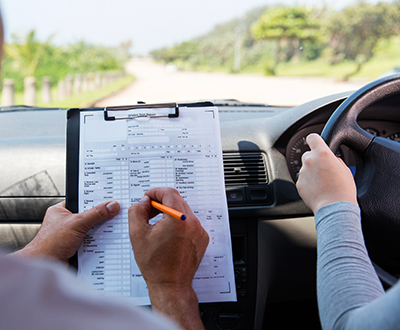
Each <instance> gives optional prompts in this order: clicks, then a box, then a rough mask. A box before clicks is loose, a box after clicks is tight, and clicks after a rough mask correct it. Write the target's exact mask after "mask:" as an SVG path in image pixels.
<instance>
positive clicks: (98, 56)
mask: <svg viewBox="0 0 400 330" xmlns="http://www.w3.org/2000/svg"><path fill="white" fill-rule="evenodd" d="M52 38H53V36H50V37H49V38H48V39H47V40H45V41H44V42H41V41H39V40H38V39H37V37H36V34H35V31H34V30H32V31H31V32H29V33H28V35H27V36H21V35H13V36H12V42H11V43H8V44H6V45H5V51H4V56H3V65H2V70H1V77H2V80H3V79H4V78H11V79H14V86H15V91H16V92H21V91H23V84H24V83H23V80H24V77H26V76H34V77H35V78H36V85H37V87H38V88H40V87H41V81H42V78H43V77H44V76H48V77H50V78H51V82H52V85H53V86H55V85H57V82H58V81H59V80H62V79H64V78H65V76H66V75H74V74H85V73H92V72H104V71H123V70H124V68H125V64H126V62H127V61H128V59H129V48H130V45H131V44H130V42H126V43H123V44H121V45H120V46H119V47H116V48H111V47H105V46H96V45H92V44H88V43H86V42H83V41H80V42H77V43H74V44H71V45H68V46H55V45H53V44H52V43H51V40H52Z"/></svg>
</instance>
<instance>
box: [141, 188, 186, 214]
mask: <svg viewBox="0 0 400 330" xmlns="http://www.w3.org/2000/svg"><path fill="white" fill-rule="evenodd" d="M145 194H146V195H147V196H149V197H150V198H151V199H152V200H155V201H157V202H160V203H162V204H164V205H165V206H169V207H172V208H173V209H175V210H177V211H179V212H181V213H184V214H185V215H186V216H188V215H192V210H191V209H190V207H189V205H188V204H187V203H186V201H185V200H184V198H183V197H182V196H181V195H180V194H179V192H178V191H177V190H176V189H174V188H154V189H150V190H148V191H146V193H145Z"/></svg>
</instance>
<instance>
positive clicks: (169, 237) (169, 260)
mask: <svg viewBox="0 0 400 330" xmlns="http://www.w3.org/2000/svg"><path fill="white" fill-rule="evenodd" d="M152 201H158V202H160V203H161V204H164V205H168V207H169V208H172V209H173V211H175V212H176V210H179V211H180V212H179V213H180V214H176V217H178V218H179V219H182V215H184V216H185V217H186V220H185V221H177V220H176V219H175V217H174V216H171V215H169V214H168V213H167V212H166V210H167V209H165V208H164V209H163V211H162V212H164V215H163V217H162V219H161V220H159V221H158V222H156V223H155V224H154V225H150V224H149V220H150V219H151V218H153V217H154V216H156V215H157V214H158V213H160V211H158V210H157V209H155V208H154V207H153V206H152V205H156V206H157V207H159V205H158V204H155V203H152ZM169 211H170V210H168V212H169ZM128 217H129V236H130V239H131V243H132V248H133V253H134V256H135V259H136V262H137V264H138V266H139V268H140V271H141V273H142V275H143V277H144V279H145V280H146V283H147V287H148V290H149V295H150V300H151V304H152V306H153V308H154V309H156V310H158V311H159V312H162V313H164V314H168V315H169V316H171V313H172V314H173V313H174V311H175V313H176V312H177V311H178V310H180V311H183V310H188V309H190V310H191V312H189V311H188V312H187V313H186V314H187V315H190V314H193V311H196V313H198V301H197V296H196V294H195V292H194V290H193V288H192V280H193V277H194V275H195V273H196V271H197V268H198V267H199V265H200V262H201V260H202V258H203V255H204V253H205V251H206V248H207V245H208V241H209V237H208V234H207V232H206V231H205V230H204V228H203V227H202V225H201V223H200V221H199V220H198V219H197V218H196V216H195V215H194V214H193V212H192V210H191V209H190V207H189V205H188V204H187V203H186V202H185V200H184V199H183V198H182V196H181V195H180V194H179V193H178V191H177V190H175V189H172V188H155V189H151V190H148V191H147V192H146V193H145V196H144V197H143V198H142V199H141V200H140V201H139V202H138V203H136V204H134V205H132V206H131V207H130V208H129V211H128ZM166 293H168V296H166ZM166 299H168V301H169V303H168V304H165V300H166ZM183 302H185V303H183ZM168 307H171V310H168V311H167V310H166V308H168ZM183 314H185V313H180V315H183ZM173 318H174V317H173ZM175 320H176V321H178V323H180V324H183V323H182V320H180V319H178V317H177V318H176V319H175ZM199 320H200V319H199Z"/></svg>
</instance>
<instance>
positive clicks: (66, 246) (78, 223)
mask: <svg viewBox="0 0 400 330" xmlns="http://www.w3.org/2000/svg"><path fill="white" fill-rule="evenodd" d="M119 210H120V206H119V204H118V203H117V202H115V201H111V202H105V203H102V204H100V205H97V206H95V207H94V208H92V209H90V210H88V211H86V212H82V213H77V214H73V213H71V212H70V211H69V210H67V209H66V208H65V202H61V203H59V204H56V205H53V206H51V207H49V209H48V210H47V212H46V215H45V217H44V219H43V223H42V226H41V227H40V229H39V231H38V233H37V234H36V236H35V237H34V239H33V240H32V241H31V242H30V243H29V244H28V245H27V246H25V247H24V248H23V249H21V250H19V251H17V252H14V253H13V254H12V255H14V256H20V257H44V258H49V259H55V260H59V261H61V262H64V263H66V264H67V263H68V260H69V258H71V257H72V256H73V255H74V254H75V252H76V251H77V250H78V249H79V247H80V246H81V244H82V241H83V239H84V237H85V235H86V233H87V232H88V231H89V229H90V228H92V227H93V226H94V225H96V224H98V223H100V222H103V221H106V220H109V219H111V218H112V217H113V216H115V215H116V214H117V213H118V212H119Z"/></svg>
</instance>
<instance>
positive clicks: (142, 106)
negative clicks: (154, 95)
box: [104, 103, 179, 121]
mask: <svg viewBox="0 0 400 330" xmlns="http://www.w3.org/2000/svg"><path fill="white" fill-rule="evenodd" d="M160 108H164V109H168V108H169V109H174V112H172V113H171V112H170V113H167V114H156V113H152V112H139V113H137V114H136V113H135V114H128V116H124V117H116V116H109V111H128V110H138V111H140V110H143V109H160ZM160 117H167V118H178V117H179V106H178V104H177V103H156V104H135V105H121V106H112V107H104V120H106V121H113V120H120V119H136V118H160Z"/></svg>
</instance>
